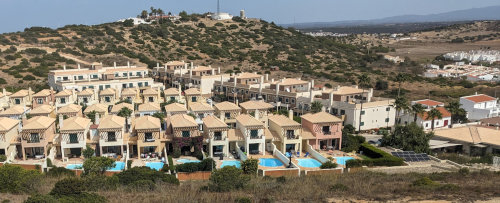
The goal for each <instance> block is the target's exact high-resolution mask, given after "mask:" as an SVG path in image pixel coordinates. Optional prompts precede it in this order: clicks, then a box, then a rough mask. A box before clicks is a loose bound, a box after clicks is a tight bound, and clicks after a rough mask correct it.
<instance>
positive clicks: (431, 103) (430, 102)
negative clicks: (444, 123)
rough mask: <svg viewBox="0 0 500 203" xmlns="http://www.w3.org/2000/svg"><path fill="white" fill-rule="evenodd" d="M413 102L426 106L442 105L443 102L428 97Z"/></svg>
mask: <svg viewBox="0 0 500 203" xmlns="http://www.w3.org/2000/svg"><path fill="white" fill-rule="evenodd" d="M415 103H417V104H422V105H426V106H439V105H443V102H438V101H434V100H430V99H424V100H419V101H415Z"/></svg>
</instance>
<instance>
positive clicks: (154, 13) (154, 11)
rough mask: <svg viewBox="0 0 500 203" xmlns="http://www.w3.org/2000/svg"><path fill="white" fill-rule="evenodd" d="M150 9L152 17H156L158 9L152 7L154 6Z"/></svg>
mask: <svg viewBox="0 0 500 203" xmlns="http://www.w3.org/2000/svg"><path fill="white" fill-rule="evenodd" d="M149 9H151V13H150V14H151V16H156V9H155V8H154V7H152V6H151V8H149Z"/></svg>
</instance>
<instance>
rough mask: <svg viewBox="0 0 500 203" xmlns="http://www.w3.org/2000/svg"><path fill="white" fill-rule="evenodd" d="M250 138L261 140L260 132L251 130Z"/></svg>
mask: <svg viewBox="0 0 500 203" xmlns="http://www.w3.org/2000/svg"><path fill="white" fill-rule="evenodd" d="M250 138H252V139H256V138H259V130H250Z"/></svg>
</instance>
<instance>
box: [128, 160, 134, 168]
mask: <svg viewBox="0 0 500 203" xmlns="http://www.w3.org/2000/svg"><path fill="white" fill-rule="evenodd" d="M133 162H134V161H132V160H128V161H127V169H130V168H132V163H133Z"/></svg>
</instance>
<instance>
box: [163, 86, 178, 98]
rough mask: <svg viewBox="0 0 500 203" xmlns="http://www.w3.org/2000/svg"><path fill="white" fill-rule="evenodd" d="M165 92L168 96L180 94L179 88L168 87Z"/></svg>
mask: <svg viewBox="0 0 500 203" xmlns="http://www.w3.org/2000/svg"><path fill="white" fill-rule="evenodd" d="M163 93H164V94H165V95H166V96H167V95H168V96H173V95H175V96H178V95H179V90H178V89H177V88H168V89H166V90H165V91H163Z"/></svg>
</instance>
